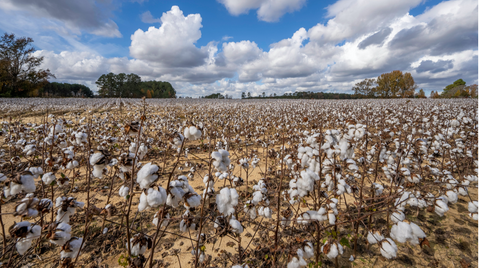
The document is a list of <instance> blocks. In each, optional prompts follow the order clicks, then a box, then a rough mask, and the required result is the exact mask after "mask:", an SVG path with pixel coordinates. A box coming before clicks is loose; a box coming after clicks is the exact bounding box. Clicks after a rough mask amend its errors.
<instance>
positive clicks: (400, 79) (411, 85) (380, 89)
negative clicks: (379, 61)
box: [375, 70, 417, 98]
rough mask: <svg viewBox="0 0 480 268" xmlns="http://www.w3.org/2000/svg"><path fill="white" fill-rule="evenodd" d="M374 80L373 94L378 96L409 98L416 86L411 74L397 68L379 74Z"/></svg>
mask: <svg viewBox="0 0 480 268" xmlns="http://www.w3.org/2000/svg"><path fill="white" fill-rule="evenodd" d="M376 82H377V87H376V88H375V95H376V96H377V97H380V98H410V97H413V96H414V94H415V89H416V88H417V85H416V84H415V81H414V80H413V77H412V75H411V74H410V73H405V74H404V73H403V72H402V71H399V70H395V71H392V72H391V73H384V74H381V75H380V76H379V77H378V78H377V81H376Z"/></svg>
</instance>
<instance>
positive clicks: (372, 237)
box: [367, 231, 385, 244]
mask: <svg viewBox="0 0 480 268" xmlns="http://www.w3.org/2000/svg"><path fill="white" fill-rule="evenodd" d="M383 239H385V237H384V236H383V235H382V234H380V232H379V231H375V232H373V233H372V232H368V235H367V240H368V243H370V244H376V243H379V242H380V241H382V240H383Z"/></svg>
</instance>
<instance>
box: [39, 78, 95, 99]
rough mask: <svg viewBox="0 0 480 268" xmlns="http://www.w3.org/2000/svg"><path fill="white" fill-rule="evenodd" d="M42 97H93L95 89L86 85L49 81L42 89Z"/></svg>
mask: <svg viewBox="0 0 480 268" xmlns="http://www.w3.org/2000/svg"><path fill="white" fill-rule="evenodd" d="M40 94H41V96H42V97H87V98H91V97H93V91H92V90H91V89H90V88H89V87H87V86H84V85H80V84H68V83H57V82H52V83H48V84H46V85H45V86H43V88H42V89H41V90H40Z"/></svg>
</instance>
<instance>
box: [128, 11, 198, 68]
mask: <svg viewBox="0 0 480 268" xmlns="http://www.w3.org/2000/svg"><path fill="white" fill-rule="evenodd" d="M160 21H161V23H162V25H161V26H160V27H159V28H156V27H153V26H152V27H149V28H148V30H147V31H145V32H144V31H143V30H141V29H138V30H137V31H135V33H134V34H133V35H132V37H131V39H132V43H131V45H130V55H131V56H132V57H135V58H137V59H141V60H145V61H155V62H159V63H160V64H162V65H164V66H165V67H194V66H199V65H202V64H203V63H204V62H205V59H206V58H207V57H208V51H206V49H200V48H197V47H196V46H195V42H197V40H198V39H200V37H201V36H202V34H201V32H200V28H201V27H202V17H201V16H200V14H190V15H187V16H184V15H183V11H182V10H180V8H179V7H178V6H172V9H171V10H170V11H168V12H165V13H163V15H162V17H161V18H160Z"/></svg>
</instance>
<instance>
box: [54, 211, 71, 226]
mask: <svg viewBox="0 0 480 268" xmlns="http://www.w3.org/2000/svg"><path fill="white" fill-rule="evenodd" d="M71 215H72V213H71V212H70V211H68V210H67V211H63V210H62V209H61V208H60V209H59V210H58V212H57V218H56V220H57V221H58V222H64V223H69V222H70V216H71Z"/></svg>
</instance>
